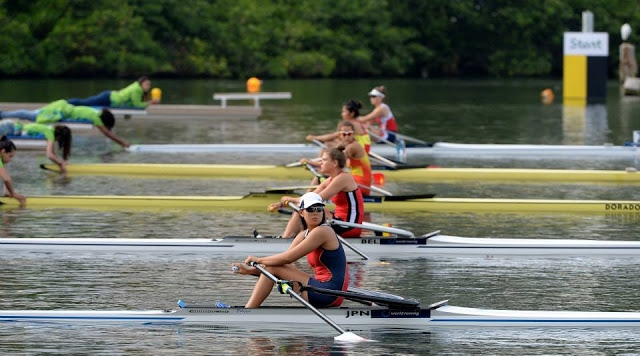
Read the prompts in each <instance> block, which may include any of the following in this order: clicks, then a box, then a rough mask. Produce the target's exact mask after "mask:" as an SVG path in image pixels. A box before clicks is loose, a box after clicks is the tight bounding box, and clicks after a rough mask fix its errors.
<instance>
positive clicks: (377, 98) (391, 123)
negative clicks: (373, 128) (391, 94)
mask: <svg viewBox="0 0 640 356" xmlns="http://www.w3.org/2000/svg"><path fill="white" fill-rule="evenodd" d="M386 93H387V90H386V88H385V87H384V86H383V85H380V86H377V87H375V88H373V89H371V91H370V92H369V101H370V102H371V105H373V106H374V108H373V111H371V112H370V113H368V114H367V115H364V116H359V117H358V121H360V122H363V123H365V124H369V125H371V124H377V125H378V130H377V132H374V133H375V135H377V136H379V137H380V139H379V140H380V141H390V142H394V143H395V142H396V132H398V123H397V122H396V119H395V117H394V116H393V112H391V108H389V105H387V104H386V102H385V99H386V97H387V94H386Z"/></svg>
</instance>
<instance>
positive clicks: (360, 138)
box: [353, 122, 371, 154]
mask: <svg viewBox="0 0 640 356" xmlns="http://www.w3.org/2000/svg"><path fill="white" fill-rule="evenodd" d="M354 124H355V125H360V127H361V128H362V131H363V132H364V133H363V134H362V135H356V134H355V133H354V134H353V139H354V140H355V141H356V142H357V143H359V144H360V146H362V148H364V152H366V153H367V154H369V152H370V151H371V137H370V136H369V133H368V132H367V128H366V127H365V126H364V124H362V123H361V122H356V123H354Z"/></svg>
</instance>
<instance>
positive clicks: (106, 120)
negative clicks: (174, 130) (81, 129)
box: [0, 100, 130, 147]
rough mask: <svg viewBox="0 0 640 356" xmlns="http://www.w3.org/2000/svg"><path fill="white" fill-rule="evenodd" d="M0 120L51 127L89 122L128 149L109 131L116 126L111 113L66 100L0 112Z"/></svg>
mask: <svg viewBox="0 0 640 356" xmlns="http://www.w3.org/2000/svg"><path fill="white" fill-rule="evenodd" d="M0 118H2V119H5V118H17V119H21V120H29V121H35V122H36V123H38V124H45V125H52V124H56V123H59V122H60V121H61V120H66V121H79V122H87V121H88V122H90V123H91V124H93V125H94V126H95V127H96V128H97V129H98V131H100V132H102V134H103V135H105V136H107V137H108V138H110V139H111V140H112V141H114V142H116V143H118V144H120V145H121V146H122V147H129V146H130V144H129V142H127V141H125V140H124V139H123V138H121V137H119V136H118V135H116V134H115V133H114V132H113V131H112V130H111V129H112V128H113V127H114V126H115V124H116V119H115V117H114V116H113V113H112V112H111V111H110V110H108V109H106V108H98V109H97V108H94V107H91V106H75V105H71V104H69V103H68V102H67V101H66V100H56V101H54V102H52V103H49V104H47V105H45V106H43V107H41V108H40V109H36V110H15V111H2V112H0Z"/></svg>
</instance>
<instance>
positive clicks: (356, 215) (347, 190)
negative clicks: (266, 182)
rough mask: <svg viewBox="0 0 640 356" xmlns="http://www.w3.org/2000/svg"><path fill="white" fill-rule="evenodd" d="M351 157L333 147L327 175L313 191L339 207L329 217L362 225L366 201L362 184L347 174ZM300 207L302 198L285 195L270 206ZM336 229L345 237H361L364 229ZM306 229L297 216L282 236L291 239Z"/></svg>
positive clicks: (325, 159) (326, 154)
mask: <svg viewBox="0 0 640 356" xmlns="http://www.w3.org/2000/svg"><path fill="white" fill-rule="evenodd" d="M346 163H347V158H346V156H345V154H344V153H343V152H342V151H341V150H339V149H337V148H330V149H326V150H324V151H323V152H322V156H321V165H320V173H322V174H324V175H327V176H328V177H329V178H327V179H325V180H324V181H322V183H320V185H318V187H317V188H315V190H314V191H313V192H315V193H317V194H319V195H320V196H321V197H322V199H323V200H328V199H331V200H332V201H333V203H334V204H335V206H336V209H335V211H334V212H331V211H328V210H327V211H326V213H327V217H328V218H331V219H336V220H342V221H346V222H350V223H357V224H362V220H363V217H364V199H363V198H362V192H361V189H360V187H359V186H358V183H356V181H355V180H354V179H353V176H352V175H351V174H349V173H347V172H345V171H344V168H345V167H346ZM290 202H291V203H294V204H296V205H299V204H300V198H299V197H292V196H283V197H281V198H280V201H279V202H277V203H273V204H270V205H269V208H268V209H269V210H271V211H275V210H277V209H279V208H282V207H285V208H286V207H288V203H290ZM332 227H333V229H334V230H335V231H336V233H338V234H339V235H340V236H342V237H360V234H361V233H362V229H360V228H352V227H342V226H337V225H335V224H334V225H332ZM302 229H303V226H302V223H301V221H300V219H298V218H296V216H295V214H293V216H292V217H291V219H289V222H288V223H287V227H286V228H285V230H284V232H283V233H282V237H284V238H290V237H294V236H296V235H297V234H298V233H299V232H300V231H302Z"/></svg>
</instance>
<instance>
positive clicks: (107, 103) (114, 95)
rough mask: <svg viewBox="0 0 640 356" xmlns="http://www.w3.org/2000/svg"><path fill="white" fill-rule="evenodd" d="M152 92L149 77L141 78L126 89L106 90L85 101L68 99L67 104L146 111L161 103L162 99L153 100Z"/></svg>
mask: <svg viewBox="0 0 640 356" xmlns="http://www.w3.org/2000/svg"><path fill="white" fill-rule="evenodd" d="M150 92H151V80H150V79H149V78H148V77H140V78H138V80H136V81H135V82H133V83H131V84H130V85H128V86H127V87H126V88H124V89H120V90H105V91H103V92H101V93H99V94H96V95H94V96H90V97H88V98H84V99H78V98H72V99H67V102H69V104H71V105H76V106H94V107H112V108H122V107H126V108H135V109H145V108H146V107H147V106H149V104H158V103H159V102H160V99H153V98H151V96H150Z"/></svg>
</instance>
